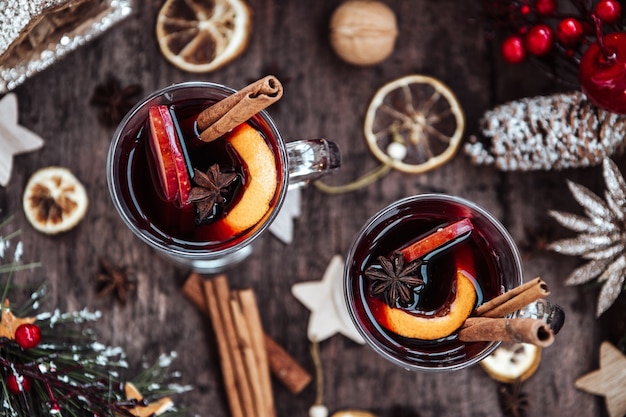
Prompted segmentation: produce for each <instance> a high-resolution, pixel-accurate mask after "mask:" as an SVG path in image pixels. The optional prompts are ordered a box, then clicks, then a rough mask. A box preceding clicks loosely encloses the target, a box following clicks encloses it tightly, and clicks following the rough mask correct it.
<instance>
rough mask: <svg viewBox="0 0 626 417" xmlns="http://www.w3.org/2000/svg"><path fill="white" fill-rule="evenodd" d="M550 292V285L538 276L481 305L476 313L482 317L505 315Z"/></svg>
mask: <svg viewBox="0 0 626 417" xmlns="http://www.w3.org/2000/svg"><path fill="white" fill-rule="evenodd" d="M549 294H550V289H549V288H548V285H547V284H546V283H545V281H543V280H542V279H541V278H539V277H537V278H535V279H533V280H532V281H528V282H526V283H524V284H522V285H520V286H519V287H515V288H513V289H512V290H510V291H507V292H505V293H504V294H500V295H499V296H497V297H495V298H493V299H491V300H489V301H487V302H486V303H484V304H482V305H480V306H479V307H478V308H477V309H476V312H475V314H476V315H477V316H480V317H492V318H493V317H505V316H507V315H509V314H511V313H514V312H515V311H518V310H520V309H521V308H524V307H526V306H527V305H529V304H530V303H533V302H535V301H537V300H539V299H541V298H545V297H547V296H548V295H549Z"/></svg>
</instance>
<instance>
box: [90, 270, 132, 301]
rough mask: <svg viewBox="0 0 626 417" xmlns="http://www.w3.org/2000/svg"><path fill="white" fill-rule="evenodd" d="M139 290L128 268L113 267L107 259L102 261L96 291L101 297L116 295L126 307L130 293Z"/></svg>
mask: <svg viewBox="0 0 626 417" xmlns="http://www.w3.org/2000/svg"><path fill="white" fill-rule="evenodd" d="M136 290H137V281H136V280H135V278H134V277H133V276H132V272H131V271H130V270H129V268H127V267H119V266H117V265H113V264H112V263H111V262H109V261H107V260H106V259H100V272H99V273H98V275H97V276H96V291H97V293H98V295H99V296H105V295H109V294H114V295H115V297H116V298H117V299H118V300H119V301H120V302H121V303H122V304H123V305H124V304H126V302H127V301H128V297H129V295H130V293H133V292H135V291H136Z"/></svg>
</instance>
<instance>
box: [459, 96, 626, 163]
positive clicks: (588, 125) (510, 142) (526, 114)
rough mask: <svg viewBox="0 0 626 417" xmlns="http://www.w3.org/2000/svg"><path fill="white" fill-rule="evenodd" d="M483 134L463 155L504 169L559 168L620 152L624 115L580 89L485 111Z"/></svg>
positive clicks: (474, 138)
mask: <svg viewBox="0 0 626 417" xmlns="http://www.w3.org/2000/svg"><path fill="white" fill-rule="evenodd" d="M480 126H481V134H482V136H481V137H477V136H471V137H470V139H469V143H466V144H465V146H464V151H465V153H466V154H467V155H468V156H469V157H470V159H471V161H472V162H473V163H475V164H484V165H494V166H495V167H496V168H498V169H500V170H502V171H516V170H517V171H532V170H561V169H565V168H579V167H586V166H593V165H598V164H600V163H601V162H602V160H603V158H605V157H607V156H612V155H615V154H621V153H622V152H623V150H624V146H625V142H624V137H625V135H626V116H621V115H617V114H614V113H610V112H607V111H604V110H602V109H599V108H597V107H596V106H594V105H593V104H591V103H590V102H589V101H588V100H587V99H586V97H585V95H584V94H583V93H581V92H578V91H575V92H570V93H560V94H554V95H550V96H540V97H531V98H524V99H521V100H517V101H512V102H509V103H506V104H503V105H500V106H497V107H495V108H494V109H492V110H489V111H487V112H485V114H484V115H483V118H482V119H481V121H480Z"/></svg>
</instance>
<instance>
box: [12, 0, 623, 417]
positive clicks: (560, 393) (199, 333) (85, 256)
mask: <svg viewBox="0 0 626 417" xmlns="http://www.w3.org/2000/svg"><path fill="white" fill-rule="evenodd" d="M248 1H249V4H250V7H251V8H252V10H253V13H254V21H253V27H252V36H251V39H250V43H249V45H248V47H247V49H246V50H245V51H244V53H243V54H242V55H241V56H240V57H239V58H238V59H236V60H235V61H233V62H232V63H230V64H229V65H226V66H225V67H223V68H221V69H219V70H217V71H215V72H213V73H210V74H201V75H194V74H189V73H185V72H182V71H180V70H178V69H176V68H174V67H173V66H171V65H170V64H169V63H168V62H167V61H166V60H165V59H164V58H163V57H162V55H161V53H160V52H159V49H158V46H157V43H156V39H155V34H154V26H155V20H156V15H157V13H158V10H159V8H160V6H161V4H162V3H163V2H162V1H161V0H141V1H136V2H135V5H134V10H133V14H132V15H131V16H130V17H129V18H128V19H127V20H125V21H123V22H122V23H120V24H118V25H117V26H115V27H114V28H112V29H111V30H109V31H107V32H106V33H105V34H104V35H102V36H100V37H98V38H97V39H95V40H94V41H93V42H91V43H89V44H88V45H86V46H83V47H81V48H79V49H78V50H76V51H75V52H73V53H71V54H69V55H68V56H67V57H65V58H64V59H62V60H61V61H59V62H57V63H55V64H54V65H53V66H52V67H50V68H49V69H47V70H45V71H43V72H42V73H40V74H38V75H36V76H34V77H32V78H30V79H28V80H27V81H26V82H25V83H24V84H23V85H21V86H19V87H18V88H17V89H16V90H15V93H16V94H17V97H18V100H19V121H20V123H21V124H22V125H24V126H26V127H27V128H29V129H31V130H33V131H34V132H36V133H37V134H39V135H40V136H41V137H42V138H44V139H45V147H44V148H43V149H41V150H39V151H37V152H33V153H30V154H25V155H22V156H18V157H17V158H15V165H14V169H13V172H12V177H11V181H10V183H9V185H8V186H7V187H5V188H2V189H0V209H1V210H2V212H3V213H9V214H10V213H13V214H15V216H16V219H15V227H19V228H21V229H22V235H21V237H20V238H21V240H22V242H23V243H24V260H25V261H30V260H32V261H36V260H38V261H41V262H42V264H43V265H42V267H41V268H39V269H36V270H34V271H25V272H20V273H19V274H18V276H19V279H21V280H22V282H40V281H41V280H47V281H48V282H49V284H50V288H51V291H50V297H49V298H48V299H47V301H46V305H44V306H43V307H42V308H43V309H46V308H47V309H50V310H51V309H54V308H57V307H58V308H60V309H61V310H62V311H69V310H77V309H82V308H85V307H86V308H89V309H97V310H100V311H102V313H103V317H102V319H101V320H100V321H98V322H97V324H96V326H95V328H96V329H97V331H98V332H99V335H100V336H99V338H100V340H101V341H102V342H104V343H107V344H113V345H120V346H122V347H124V348H125V349H126V351H127V353H128V355H129V359H130V361H131V363H134V364H139V363H140V361H141V360H143V359H147V360H154V359H155V358H156V357H157V356H158V355H159V354H160V353H163V352H169V351H171V350H175V351H176V352H177V353H178V356H179V359H178V360H177V361H175V362H174V364H173V367H174V369H175V370H179V371H181V372H182V382H184V383H188V384H192V385H194V387H195V390H194V391H192V392H189V393H186V394H184V395H182V396H180V397H178V398H176V401H177V402H178V403H179V404H181V405H184V406H185V407H187V408H189V409H190V410H191V411H192V412H193V413H195V414H197V415H200V416H215V417H220V416H227V415H229V410H228V405H227V401H226V396H225V392H224V388H223V384H222V378H221V373H220V370H219V359H218V353H217V347H216V340H215V338H214V335H213V333H212V330H211V328H210V326H209V323H208V320H206V319H205V318H203V317H201V315H200V314H199V313H198V312H197V311H196V309H195V308H194V307H193V306H192V305H191V304H190V303H189V302H188V301H187V300H186V299H185V298H184V297H183V295H182V294H181V291H180V289H181V286H182V283H183V282H184V280H185V278H186V277H187V275H188V273H189V271H187V270H184V269H181V268H178V267H175V266H173V265H172V264H170V263H168V262H167V261H165V260H163V259H161V258H160V257H158V256H156V254H155V252H154V251H153V250H151V249H150V248H148V247H147V246H146V245H144V244H143V243H141V242H140V241H139V240H138V239H137V238H136V237H135V236H134V235H133V234H132V233H131V232H130V231H129V230H127V229H126V228H125V227H124V225H123V223H122V221H121V220H120V218H119V217H118V215H117V213H116V212H115V210H114V208H113V204H112V203H111V200H110V198H109V194H108V190H107V185H106V179H105V159H106V153H107V150H108V147H109V142H110V139H111V136H112V133H113V128H107V127H103V126H102V125H101V124H100V123H99V122H98V120H97V109H95V108H93V107H91V106H90V105H89V99H90V96H91V94H92V92H93V90H94V88H95V86H96V85H97V84H100V83H102V82H104V81H105V80H106V79H107V77H108V76H110V75H114V76H116V77H117V78H118V79H119V80H120V81H121V83H122V85H129V84H139V85H141V86H142V88H143V91H144V92H145V93H148V92H150V91H152V90H154V89H157V88H159V87H163V86H165V85H168V84H170V83H174V82H180V81H185V80H209V81H215V82H219V83H223V84H227V85H230V86H232V87H235V88H240V87H242V86H244V85H245V84H247V83H248V82H250V81H251V80H254V79H257V78H260V77H261V76H263V75H266V74H268V73H274V74H275V75H277V76H278V77H279V78H280V79H281V80H283V82H284V85H285V95H284V97H283V99H282V100H281V102H280V104H279V105H278V106H275V107H273V108H271V109H270V114H271V115H272V116H273V117H274V118H275V120H276V122H277V124H278V125H279V126H280V129H281V130H282V132H283V134H284V136H285V137H286V138H293V139H295V138H311V137H326V138H329V139H332V140H334V141H336V142H337V143H338V144H339V146H340V148H341V150H342V153H343V167H342V169H341V171H340V172H338V173H337V174H336V175H335V176H334V177H332V178H330V179H328V182H329V183H334V184H341V183H345V182H348V181H350V180H352V179H355V178H357V177H359V176H361V175H363V174H364V173H365V172H366V171H369V170H371V169H373V168H375V167H376V166H377V165H378V162H377V160H376V159H375V158H374V157H373V156H372V155H371V154H370V152H369V151H368V148H367V145H366V143H365V140H364V138H363V135H362V133H361V132H362V125H363V120H364V115H365V111H366V108H367V105H368V102H369V100H370V99H371V97H372V96H373V94H374V92H375V91H376V89H377V88H378V87H380V86H381V85H382V84H384V83H386V82H388V81H390V80H392V79H394V78H397V77H400V76H403V75H406V74H411V73H420V74H427V75H431V76H434V77H437V78H439V79H441V80H442V81H443V82H445V83H446V84H448V85H449V86H450V87H451V89H452V90H453V91H454V92H455V93H456V94H457V96H458V98H459V100H460V102H461V105H462V106H463V108H464V110H465V113H466V117H467V129H466V137H467V135H469V134H470V133H474V132H475V131H476V129H477V125H478V120H479V118H480V117H481V115H482V114H483V112H484V111H486V110H487V109H490V108H492V107H493V106H495V105H497V104H500V103H503V102H505V101H507V100H512V99H517V98H521V97H526V96H532V95H537V94H541V93H549V92H551V91H554V90H555V86H554V85H553V84H552V83H551V81H550V80H548V79H547V78H545V77H544V76H543V74H542V73H541V72H540V71H539V70H538V69H537V68H536V67H534V66H532V65H522V66H519V67H512V66H510V65H505V64H503V63H502V61H501V59H500V58H499V56H498V53H497V48H496V47H495V46H494V45H492V44H491V43H489V42H488V41H487V40H486V38H485V36H484V32H483V27H482V25H481V24H480V22H476V21H473V20H472V19H470V18H469V17H470V16H472V15H475V9H474V6H473V5H472V4H471V3H473V2H466V1H459V0H441V1H437V2H431V1H423V0H422V1H418V0H413V1H408V0H388V1H386V3H388V4H389V5H390V6H391V7H392V9H393V10H394V11H395V13H396V15H397V16H398V24H399V32H400V33H399V37H398V40H397V42H396V48H395V51H394V53H393V55H392V56H391V57H390V58H389V59H387V60H386V61H385V62H383V63H381V64H379V65H376V66H372V67H364V68H360V67H355V66H351V65H348V64H346V63H344V62H343V61H341V60H340V59H338V58H337V57H336V56H335V54H334V53H333V51H332V49H331V47H330V45H329V42H328V23H329V19H330V16H331V13H332V12H333V10H334V9H335V8H336V7H337V6H338V4H339V3H340V1H339V0H324V1H310V2H300V1H295V0H292V1H273V0H248ZM618 162H619V159H618ZM49 165H60V166H64V167H67V168H70V169H71V170H72V171H73V172H74V173H75V174H76V175H77V176H78V177H79V178H80V179H81V181H82V182H83V183H84V184H85V186H86V188H87V192H88V195H89V199H90V206H89V210H88V213H87V215H86V218H85V219H84V221H83V222H82V223H80V225H78V227H76V228H75V229H73V230H71V231H69V232H67V233H65V234H62V235H58V236H54V237H51V236H46V235H43V234H41V233H39V232H37V231H35V230H34V229H33V228H32V227H31V226H30V225H29V224H28V222H27V221H26V219H25V217H24V215H23V212H22V208H21V207H22V206H21V204H22V203H21V196H22V192H23V189H24V186H25V184H26V181H27V180H28V177H29V176H30V175H31V174H32V173H33V172H34V171H35V170H36V169H38V168H41V167H45V166H49ZM566 179H570V180H573V181H575V182H579V183H583V184H585V185H587V186H589V187H591V188H592V189H594V190H596V191H598V192H600V191H602V187H603V181H602V178H601V174H600V170H599V169H598V168H588V169H572V170H568V171H561V172H535V173H519V172H518V173H502V172H500V171H497V170H495V169H494V168H492V167H485V166H473V165H472V164H471V163H470V162H469V160H468V158H467V157H466V156H465V155H464V154H463V153H458V154H457V156H456V157H455V158H454V159H453V160H452V161H450V162H449V163H447V164H446V165H444V166H442V167H441V168H439V169H436V170H434V171H432V172H429V173H426V174H422V175H408V174H403V173H400V172H396V171H394V172H391V173H389V174H388V175H387V176H386V177H384V178H383V179H382V180H380V181H378V182H376V183H374V184H372V185H370V186H368V187H365V188H363V189H361V190H359V191H356V192H353V193H349V194H343V195H337V196H332V195H327V194H323V193H321V192H319V191H317V190H316V189H314V188H313V187H309V188H306V189H304V190H303V191H302V214H301V216H300V217H299V218H298V219H297V220H296V223H295V236H294V240H293V242H292V243H291V244H289V245H285V244H283V243H282V242H281V241H279V240H278V239H277V238H275V237H274V236H272V235H269V234H268V235H267V236H265V237H264V238H263V239H261V241H259V242H258V244H257V245H256V246H255V251H254V253H253V254H252V256H251V257H250V258H249V259H248V260H246V261H245V262H244V263H243V264H241V265H238V266H236V267H234V268H233V269H232V270H230V271H229V272H228V278H229V282H230V284H231V286H232V287H234V288H244V287H252V288H253V289H254V290H255V292H256V295H257V297H258V300H259V304H260V310H261V316H262V321H263V325H264V328H265V331H266V332H267V333H268V334H269V335H271V336H272V337H273V338H274V339H275V340H277V341H278V342H279V343H280V344H281V345H282V346H283V347H284V348H285V349H286V350H287V351H288V352H290V353H291V354H292V355H293V356H294V358H296V360H298V362H300V363H301V364H302V366H304V367H305V369H307V370H308V371H309V372H311V373H314V366H313V361H312V359H311V356H310V353H309V342H308V340H307V337H306V329H307V320H308V317H309V311H308V310H307V309H306V308H305V307H304V306H303V305H302V304H300V302H298V301H297V300H296V299H295V298H294V297H293V296H292V295H291V286H292V285H293V284H294V283H297V282H303V281H311V280H319V279H321V277H322V275H323V273H324V271H325V269H326V266H327V265H328V263H329V262H330V260H331V258H332V257H333V256H334V255H336V254H345V253H346V251H347V249H348V247H349V245H350V242H351V241H352V239H353V237H354V235H355V234H356V232H357V231H358V230H359V228H360V227H361V225H362V224H363V223H364V222H365V221H366V220H367V219H368V218H369V217H370V216H371V215H372V214H374V213H375V212H376V211H378V210H379V209H380V208H382V207H384V206H385V205H387V204H389V203H391V202H393V201H395V200H397V199H399V198H401V197H405V196H408V195H412V194H419V193H425V192H443V193H448V194H454V195H459V196H462V197H466V198H468V199H470V200H473V201H475V202H477V203H478V204H480V205H482V206H483V207H485V208H486V209H488V210H489V211H491V212H492V213H493V214H494V215H495V216H496V217H498V218H499V219H500V220H501V221H502V222H503V223H504V224H505V225H506V227H507V228H508V229H509V230H510V231H511V234H512V235H513V237H514V238H515V240H516V241H517V242H518V244H520V246H524V245H525V242H528V241H531V240H532V235H533V234H534V233H533V232H532V231H537V230H538V231H542V230H546V229H547V230H549V231H551V233H553V234H554V235H564V234H565V232H564V231H563V229H562V228H561V227H560V226H558V225H556V224H555V223H554V222H552V221H551V220H550V219H549V218H548V216H547V211H548V210H549V209H559V210H564V211H576V210H577V205H576V203H575V201H574V200H573V198H572V197H571V195H570V193H569V191H568V189H567V186H566ZM524 247H525V246H524ZM524 254H525V256H524V268H525V271H524V275H525V277H526V278H527V279H529V278H532V277H535V276H538V275H540V276H541V277H543V279H544V280H546V281H547V282H548V284H549V285H550V287H551V289H552V296H551V298H552V301H555V302H556V303H558V304H560V305H561V306H562V307H563V308H564V309H565V311H566V314H567V320H566V324H565V327H564V328H563V330H562V331H561V333H560V334H559V335H558V337H557V339H556V341H555V343H554V344H553V346H551V347H549V348H547V349H545V350H544V352H543V360H542V364H541V366H540V368H539V370H538V371H537V373H536V374H535V375H534V376H533V377H532V378H531V379H530V380H529V381H527V382H526V383H525V384H524V386H523V389H524V391H525V392H527V393H528V394H529V413H528V415H531V416H567V415H577V416H603V415H605V414H604V413H605V411H604V409H605V407H604V404H603V401H602V399H601V398H600V397H595V396H592V395H590V394H587V393H584V392H582V391H579V390H577V389H576V388H575V387H574V380H575V379H576V378H577V377H579V376H581V375H583V374H585V373H587V372H590V371H591V370H593V369H596V368H597V367H598V359H597V357H598V349H599V344H600V342H601V341H602V340H604V339H606V338H607V337H609V336H610V332H609V328H608V326H607V321H606V319H604V320H598V319H596V318H595V315H594V311H595V305H596V294H597V293H596V291H595V290H585V289H583V288H580V287H566V286H565V285H564V280H565V277H566V276H567V274H568V273H569V272H570V271H571V270H572V269H573V268H574V267H575V266H577V265H578V264H579V261H578V260H577V259H574V258H569V257H565V256H560V255H557V254H554V253H549V252H546V251H527V250H524ZM100 257H105V258H108V259H110V260H112V261H113V262H115V263H116V264H117V265H121V266H132V267H133V268H134V269H135V270H136V271H137V275H138V280H139V286H138V292H137V294H136V296H135V298H134V299H132V300H131V301H130V302H129V303H128V304H127V305H126V306H122V305H121V304H119V303H117V302H115V301H114V300H113V299H112V298H100V297H98V296H97V294H96V293H95V291H94V276H95V274H96V273H97V271H98V262H97V260H98V258H100ZM320 351H321V360H322V363H323V369H324V402H325V404H326V405H327V406H328V408H329V409H330V411H331V412H334V411H337V410H341V409H346V408H357V409H364V410H370V411H374V412H376V413H377V414H378V415H379V416H389V417H391V416H402V415H405V416H420V417H436V416H442V417H443V416H474V417H480V416H498V415H502V413H501V411H500V408H499V406H498V400H497V390H498V384H497V383H496V382H494V381H493V380H492V379H490V378H489V377H488V376H487V375H486V373H485V372H484V371H483V370H482V369H481V368H480V367H479V366H475V367H473V368H470V369H466V370H463V371H459V372H456V373H449V374H426V373H417V372H414V373H413V372H407V371H405V370H403V369H401V368H399V367H397V366H395V365H393V364H391V363H389V362H387V361H385V360H384V359H382V358H380V357H379V356H377V355H376V354H375V353H374V352H373V351H371V350H369V349H368V348H366V347H362V346H360V345H357V344H356V343H354V342H352V341H350V340H348V339H347V338H345V337H343V336H338V335H337V336H334V337H332V338H330V339H328V340H325V341H323V342H322V343H321V345H320ZM274 395H275V400H276V406H277V411H278V415H279V416H305V415H307V412H308V409H309V407H310V406H311V405H312V404H313V402H314V400H315V384H310V385H309V386H308V387H307V388H306V389H305V390H304V391H302V392H301V393H300V394H298V395H294V394H292V393H291V392H289V391H288V390H287V389H286V388H285V387H284V386H283V385H281V384H280V383H279V382H277V381H276V380H275V381H274Z"/></svg>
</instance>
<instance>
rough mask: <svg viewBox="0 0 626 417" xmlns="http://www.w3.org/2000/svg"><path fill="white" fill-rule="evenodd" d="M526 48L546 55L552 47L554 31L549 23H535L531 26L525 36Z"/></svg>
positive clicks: (536, 53) (531, 51) (537, 53)
mask: <svg viewBox="0 0 626 417" xmlns="http://www.w3.org/2000/svg"><path fill="white" fill-rule="evenodd" d="M524 40H525V42H524V46H525V47H526V50H527V51H528V52H530V53H531V54H533V55H538V56H540V55H545V54H547V53H548V52H550V50H551V49H552V44H553V43H554V33H553V32H552V29H551V28H550V26H548V25H543V24H540V25H535V26H533V27H531V28H530V30H529V31H528V33H527V34H526V37H525V38H524Z"/></svg>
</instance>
